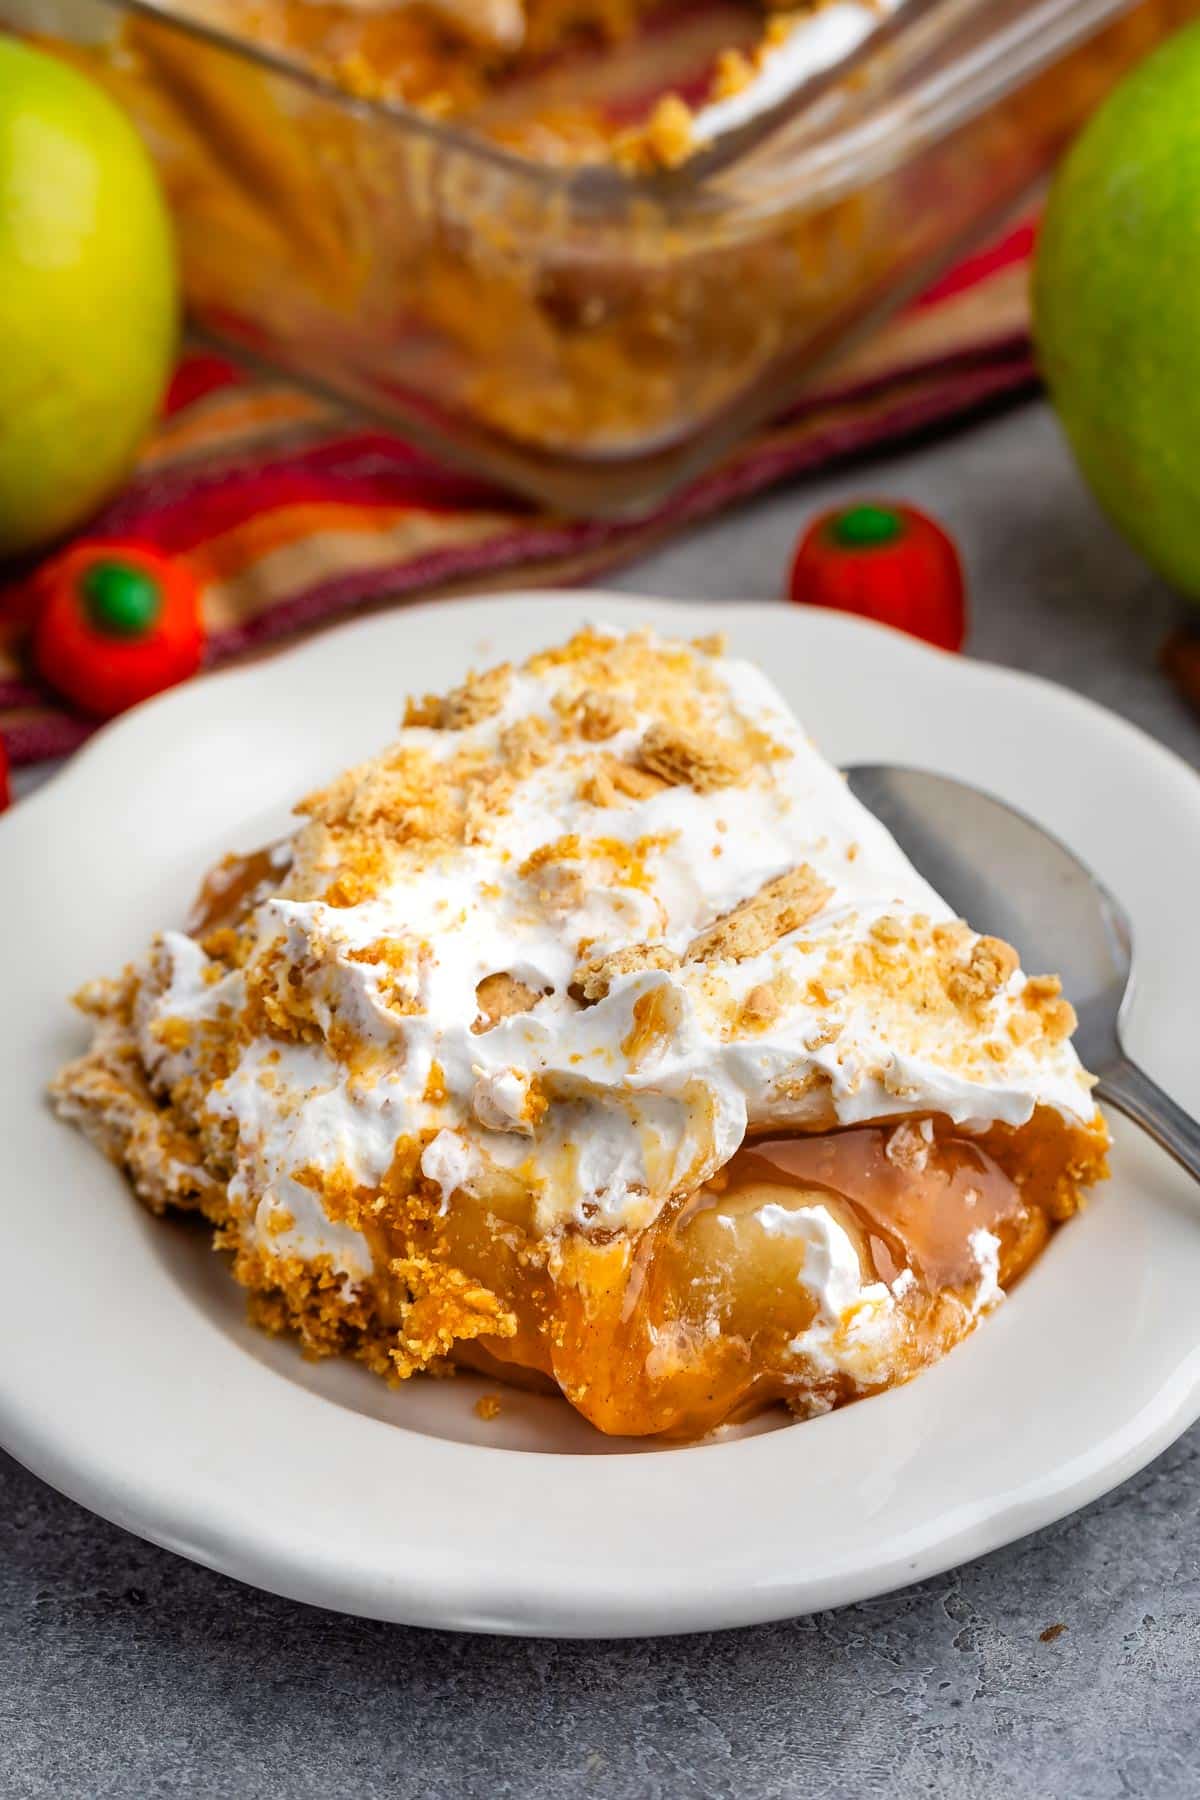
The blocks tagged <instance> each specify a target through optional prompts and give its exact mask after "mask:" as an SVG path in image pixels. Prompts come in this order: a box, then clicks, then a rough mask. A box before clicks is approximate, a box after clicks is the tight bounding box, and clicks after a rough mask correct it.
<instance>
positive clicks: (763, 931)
mask: <svg viewBox="0 0 1200 1800" xmlns="http://www.w3.org/2000/svg"><path fill="white" fill-rule="evenodd" d="M832 894H833V889H832V888H831V887H830V886H829V884H828V882H825V881H822V879H821V877H820V876H819V875H818V874H817V873H816V871H815V869H812V868H810V867H809V865H808V863H801V864H800V865H799V867H798V868H795V869H789V870H788V871H787V872H786V874H783V875H777V876H776V877H775V879H774V881H768V882H767V883H766V885H765V886H764V887H761V888H760V889H759V891H758V893H757V894H752V895H751V896H750V898H749V899H748V900H743V901H742V902H741V904H740V905H739V906H735V907H734V909H733V911H732V912H729V913H726V915H725V917H724V918H723V919H718V920H717V921H716V922H715V924H712V925H710V926H709V927H708V929H707V931H702V932H701V933H700V934H699V936H698V937H695V938H693V939H692V941H691V943H690V944H689V945H688V949H687V960H688V961H689V962H717V961H725V962H744V961H745V960H746V958H747V957H750V956H758V955H760V954H761V952H762V951H764V950H769V949H770V947H771V945H772V944H774V943H776V942H777V941H778V940H779V939H780V938H781V937H786V936H787V935H788V933H789V932H792V931H798V930H799V929H800V927H801V926H802V925H806V924H807V923H808V921H809V920H810V919H811V918H814V917H815V915H816V914H817V913H819V912H820V911H821V909H822V907H823V906H824V905H825V904H826V902H827V901H828V900H829V899H830V898H831V896H832Z"/></svg>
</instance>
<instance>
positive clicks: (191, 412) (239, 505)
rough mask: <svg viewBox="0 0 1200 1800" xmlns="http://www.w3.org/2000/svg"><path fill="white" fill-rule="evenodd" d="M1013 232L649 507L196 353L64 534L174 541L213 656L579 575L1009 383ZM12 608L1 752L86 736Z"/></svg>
mask: <svg viewBox="0 0 1200 1800" xmlns="http://www.w3.org/2000/svg"><path fill="white" fill-rule="evenodd" d="M1032 243H1033V229H1032V227H1031V226H1030V225H1028V224H1026V225H1022V226H1020V227H1019V228H1018V229H1016V230H1013V231H1009V232H1008V233H1006V234H1005V236H1004V237H1003V238H1001V239H1000V240H998V241H997V242H996V243H994V244H992V245H991V246H989V247H988V248H987V249H986V250H985V251H983V252H982V253H981V254H979V255H977V256H974V257H972V258H971V259H969V260H968V261H967V262H966V263H964V264H962V265H961V266H960V267H959V268H957V269H955V270H954V271H953V272H952V273H951V274H950V275H949V276H947V277H946V278H944V279H943V280H942V281H941V282H939V283H938V284H937V286H936V287H934V288H932V289H931V290H930V291H929V293H927V294H926V295H925V296H924V297H923V298H922V299H921V300H920V301H918V302H917V304H916V305H915V306H912V307H910V308H909V309H908V310H907V311H906V312H904V313H903V314H901V315H900V316H899V317H898V318H896V319H895V320H893V321H892V323H891V324H890V325H888V326H887V327H885V328H884V329H883V330H882V331H881V332H880V333H879V334H878V335H877V336H876V337H875V338H873V339H872V340H871V341H870V342H869V343H867V344H866V345H864V346H862V347H860V348H859V349H858V350H856V351H855V352H854V353H853V354H852V355H850V356H849V357H847V358H845V359H844V360H843V361H842V362H841V363H840V364H839V365H838V367H837V368H836V370H833V371H828V372H827V373H826V375H825V377H824V378H823V380H822V381H821V383H820V386H819V388H818V389H816V390H814V391H813V392H811V393H809V394H807V395H806V396H805V397H804V398H803V399H802V400H801V401H800V402H799V403H798V404H797V405H796V406H794V407H792V408H791V410H790V411H789V412H788V413H787V414H786V415H785V416H784V417H783V418H781V419H779V420H777V421H776V422H775V423H774V424H773V425H772V426H771V427H770V428H769V429H765V430H762V431H760V432H758V433H757V434H756V435H755V436H753V437H752V438H751V439H749V440H748V441H747V442H746V443H744V444H742V445H741V446H739V448H738V449H737V450H735V451H734V452H733V453H732V454H730V455H729V456H727V457H726V458H725V460H724V461H723V462H721V463H720V464H719V465H718V466H717V467H716V468H714V469H712V470H710V471H709V472H708V473H707V474H705V475H703V476H701V477H700V478H699V479H698V480H696V481H694V482H693V483H692V484H691V485H690V486H688V487H686V488H685V489H684V490H683V491H682V492H681V493H678V494H676V495H675V496H674V497H673V498H672V499H670V500H669V501H668V502H667V503H666V504H665V505H663V506H662V507H661V508H660V509H659V510H658V511H657V512H656V513H654V514H653V515H652V516H651V517H650V518H647V519H643V520H639V521H637V522H634V523H630V522H625V521H613V520H590V521H589V520H580V519H566V518H562V517H558V516H555V515H553V514H550V513H546V512H541V511H538V510H537V509H536V508H535V507H533V506H532V505H531V504H530V503H528V502H526V501H523V500H520V499H517V498H515V497H514V496H513V495H512V494H510V493H506V492H504V491H503V490H502V489H499V488H497V487H495V486H493V485H491V484H489V483H488V482H486V481H484V480H481V479H479V478H476V477H473V476H470V475H468V474H464V473H463V472H461V471H460V470H457V469H454V468H452V467H450V466H448V465H446V464H443V463H441V462H439V461H437V460H436V458H434V457H433V456H431V455H429V454H428V453H427V452H425V451H422V450H419V449H417V448H416V447H415V446H413V445H412V444H410V443H407V442H405V441H404V440H403V439H402V438H399V437H396V436H394V435H392V434H390V433H387V432H384V431H382V430H379V429H377V428H375V427H372V426H367V425H365V424H364V423H363V422H362V420H361V419H356V418H354V417H353V416H351V415H348V414H346V413H345V412H342V411H339V410H338V409H337V408H335V407H333V406H332V405H330V404H329V403H327V402H324V401H321V400H317V399H314V398H313V397H311V396H310V395H308V394H306V393H304V392H302V391H300V390H299V389H297V388H295V387H292V386H289V385H287V384H286V383H285V382H284V381H283V380H281V379H271V378H269V377H265V376H263V375H261V374H251V373H250V372H249V371H248V370H246V369H243V368H240V367H239V366H237V365H236V364H234V363H232V362H230V361H228V360H226V359H225V358H223V357H219V356H215V355H212V354H209V353H202V352H195V353H191V354H188V355H186V356H185V357H184V358H183V360H182V361H181V363H180V365H179V368H178V370H177V372H176V376H175V379H174V382H173V383H172V387H171V391H170V394H169V396H168V400H167V405H166V409H165V414H164V418H163V420H162V423H161V425H160V428H159V429H158V431H157V432H156V434H155V436H154V437H153V439H152V440H151V441H150V443H148V445H147V446H146V450H145V453H144V455H143V457H142V459H141V462H140V464H139V465H138V468H137V470H136V471H135V473H134V475H133V477H132V478H131V480H130V482H129V484H128V486H127V487H126V488H125V490H124V491H123V492H122V493H121V495H120V496H119V497H118V498H117V499H116V500H114V501H113V503H112V504H111V505H110V506H109V507H107V508H106V510H105V511H104V513H103V514H102V515H101V516H100V517H99V518H97V519H95V520H94V521H93V522H92V525H91V526H90V527H89V530H88V532H87V533H86V534H84V535H86V536H89V537H90V536H95V537H102V536H103V537H112V536H120V537H126V538H135V539H138V540H141V541H144V542H147V543H150V544H153V545H156V546H157V547H159V548H161V549H164V550H168V551H171V552H175V553H178V554H181V555H185V556H187V557H188V558H189V559H190V561H191V563H192V566H193V568H194V569H195V571H196V573H197V575H198V577H199V580H200V583H201V586H202V591H203V604H204V612H205V622H206V626H207V630H208V639H209V660H210V661H211V662H223V661H225V660H227V659H228V658H230V657H234V656H238V655H242V654H245V653H246V652H248V651H250V650H252V649H256V648H258V647H260V646H264V645H266V644H269V643H271V642H273V641H275V640H278V639H281V638H284V637H287V636H291V635H293V634H295V633H297V632H300V631H306V630H311V629H314V628H316V627H317V626H320V625H323V624H326V623H328V622H329V621H330V620H331V619H334V618H338V617H341V616H343V615H345V614H347V613H350V612H353V611H354V610H355V609H357V608H362V607H366V606H369V605H379V604H382V603H385V602H388V601H400V600H404V599H410V598H413V597H415V596H421V595H431V594H435V593H446V592H451V591H455V592H459V591H463V590H465V589H476V590H477V589H480V588H487V587H493V588H503V587H515V586H518V585H519V586H522V587H527V586H538V585H540V586H548V585H562V586H565V585H569V584H573V583H578V582H581V581H586V580H588V579H590V578H591V577H593V576H595V575H597V574H599V573H600V572H602V571H603V570H605V569H609V568H612V567H613V566H614V565H616V564H618V563H625V562H630V561H632V560H634V559H635V558H636V557H637V556H639V555H640V554H642V553H643V552H644V551H646V550H647V549H649V548H650V547H651V546H652V545H654V544H655V543H657V542H659V541H661V540H662V539H663V538H665V537H667V536H669V535H671V534H673V533H677V532H679V531H682V530H684V529H685V528H686V527H687V526H688V525H689V524H690V523H691V522H692V521H693V520H696V519H701V518H704V517H707V516H709V515H711V514H713V513H715V512H718V511H719V510H721V509H722V508H724V507H728V506H731V505H732V504H734V503H735V502H736V501H738V500H740V499H743V498H745V497H747V496H749V495H752V494H755V493H758V492H760V491H761V490H763V489H764V488H766V487H768V486H771V485H773V484H775V483H778V482H781V481H785V480H787V479H789V478H797V477H799V476H801V475H805V474H811V473H813V472H815V471H817V470H820V469H823V468H826V467H828V466H829V465H830V464H832V463H834V462H837V461H840V460H843V459H845V458H847V457H849V456H852V455H855V454H860V453H863V452H865V451H868V450H871V451H878V450H879V449H880V448H882V447H884V446H886V445H887V444H889V443H894V442H898V441H900V440H902V439H904V438H907V437H911V436H912V435H913V434H914V433H916V432H919V431H922V430H926V429H930V428H932V427H934V426H938V425H945V424H948V423H950V422H952V421H957V420H961V419H963V418H964V417H966V416H969V415H970V414H972V413H974V412H976V411H978V410H979V409H980V408H982V407H984V406H987V405H989V404H993V403H995V402H997V401H998V400H1000V399H1002V398H1004V397H1007V396H1011V395H1014V394H1017V393H1021V392H1023V391H1027V390H1028V389H1029V388H1030V387H1031V386H1032V385H1033V383H1034V379H1035V377H1034V372H1033V367H1032V363H1031V360H1030V352H1029V340H1028V321H1027V312H1026V305H1027V303H1026V273H1027V264H1028V260H1029V256H1030V252H1031V249H1032ZM798 523H799V521H798ZM23 601H24V592H23V583H22V582H21V580H20V579H17V578H10V580H9V582H8V585H7V588H6V589H4V591H3V593H2V594H0V733H2V735H3V738H4V741H5V744H6V746H7V748H8V752H9V755H10V758H11V760H12V761H13V762H14V763H21V762H33V761H37V760H39V759H40V758H44V757H50V756H60V755H63V754H65V753H66V752H67V751H69V750H71V749H73V748H75V747H76V746H77V745H78V744H79V743H81V742H82V741H83V739H84V738H85V737H86V736H87V735H88V733H89V731H90V730H91V729H92V727H91V726H90V725H89V724H88V722H87V721H85V720H83V719H82V718H80V717H79V716H78V715H76V714H73V713H72V712H71V711H70V710H69V709H68V708H66V707H64V706H63V705H60V704H59V703H58V702H57V700H56V699H55V698H54V696H53V695H52V694H50V693H49V692H48V691H47V689H46V688H45V687H44V686H43V685H42V684H41V683H40V682H39V680H38V679H37V677H36V675H35V673H34V672H33V671H32V669H31V668H30V667H29V664H28V661H27V657H26V633H27V624H28V621H27V618H26V608H25V606H24V603H23Z"/></svg>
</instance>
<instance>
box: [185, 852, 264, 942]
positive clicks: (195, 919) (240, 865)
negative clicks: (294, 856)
mask: <svg viewBox="0 0 1200 1800" xmlns="http://www.w3.org/2000/svg"><path fill="white" fill-rule="evenodd" d="M275 849H276V846H275V845H274V844H268V845H266V846H265V847H264V848H263V849H262V850H251V851H250V852H249V854H248V855H246V856H226V857H222V859H221V861H220V862H219V863H218V864H217V866H216V868H215V869H212V870H210V871H209V873H208V874H207V875H206V876H205V878H204V885H203V886H202V887H201V889H200V892H199V893H198V894H197V896H196V899H195V903H194V904H193V906H192V910H191V912H190V914H189V915H188V922H187V929H188V931H189V932H190V933H191V934H192V936H193V937H203V936H204V935H205V934H206V933H208V932H210V931H220V930H222V929H223V928H224V927H225V926H228V925H237V924H239V923H240V922H241V920H242V919H243V918H244V917H245V915H246V913H247V912H249V910H250V907H251V905H252V903H253V897H254V895H255V893H256V892H257V890H258V889H259V888H266V887H276V886H278V883H279V875H280V871H279V868H278V866H277V864H276V863H275V861H274V855H275Z"/></svg>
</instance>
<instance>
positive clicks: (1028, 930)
mask: <svg viewBox="0 0 1200 1800" xmlns="http://www.w3.org/2000/svg"><path fill="white" fill-rule="evenodd" d="M845 773H846V779H847V781H848V782H849V785H850V791H851V792H852V793H853V794H854V795H855V796H856V797H857V798H858V799H859V800H861V801H862V803H863V805H864V806H865V807H867V808H868V809H869V811H871V812H873V813H874V814H875V816H876V818H877V819H879V820H880V821H881V822H882V823H883V824H884V825H886V826H887V828H888V830H889V831H890V832H891V834H892V836H893V837H894V838H895V839H896V842H897V843H898V844H899V845H900V848H901V849H902V850H903V851H904V853H905V855H906V856H907V857H908V859H909V861H910V862H911V863H913V864H914V866H915V867H916V868H917V869H918V870H919V871H920V873H921V874H922V875H923V876H924V877H925V879H926V881H928V882H929V883H930V885H931V886H932V887H935V888H936V889H937V891H938V893H939V894H941V896H942V898H943V899H944V900H946V901H947V902H948V904H949V905H950V906H952V907H953V908H954V910H955V912H956V913H958V914H959V915H960V916H961V917H962V918H964V919H966V920H968V921H969V923H970V924H971V925H972V926H973V927H974V929H975V930H976V931H982V932H987V933H990V934H991V935H993V936H995V937H1000V938H1005V939H1007V940H1008V942H1009V943H1010V944H1012V945H1014V946H1015V948H1016V949H1017V950H1018V951H1019V952H1020V953H1021V960H1022V963H1023V964H1024V966H1025V967H1026V968H1027V969H1030V970H1033V971H1035V972H1037V973H1041V972H1042V971H1047V972H1053V973H1054V974H1057V975H1061V977H1062V983H1063V989H1064V991H1065V993H1066V995H1067V998H1068V999H1069V1000H1070V1001H1071V1003H1072V1004H1073V1006H1074V1007H1075V1010H1076V1012H1077V1013H1078V1015H1079V1030H1078V1032H1077V1033H1076V1037H1075V1043H1076V1046H1077V1048H1078V1050H1079V1054H1080V1057H1081V1059H1082V1061H1083V1062H1084V1064H1085V1065H1086V1067H1087V1068H1089V1069H1091V1071H1092V1073H1093V1074H1095V1075H1097V1076H1098V1077H1099V1083H1098V1086H1097V1088H1096V1094H1097V1098H1098V1099H1099V1100H1101V1101H1102V1102H1107V1104H1108V1105H1109V1106H1114V1107H1116V1109H1117V1111H1118V1112H1123V1113H1125V1114H1126V1115H1127V1116H1128V1117H1129V1118H1131V1119H1133V1120H1135V1121H1136V1123H1137V1124H1139V1125H1140V1126H1141V1127H1142V1129H1143V1130H1144V1131H1147V1132H1149V1134H1150V1136H1151V1137H1152V1138H1153V1139H1154V1141H1155V1142H1156V1143H1158V1144H1161V1145H1162V1148H1163V1149H1164V1150H1166V1151H1168V1152H1169V1154H1170V1155H1171V1156H1173V1157H1174V1158H1175V1161H1176V1162H1177V1163H1180V1164H1182V1166H1183V1167H1184V1168H1185V1169H1186V1170H1187V1171H1188V1173H1189V1174H1190V1175H1194V1176H1195V1177H1196V1179H1197V1180H1198V1181H1200V1124H1198V1123H1197V1122H1196V1120H1195V1119H1193V1118H1192V1117H1191V1116H1190V1114H1188V1113H1186V1112H1184V1110H1183V1108H1182V1107H1181V1106H1177V1105H1176V1104H1175V1102H1174V1100H1172V1099H1171V1097H1170V1095H1169V1094H1164V1092H1163V1090H1162V1089H1161V1088H1160V1087H1159V1086H1158V1085H1157V1083H1156V1082H1153V1081H1151V1079H1150V1077H1149V1076H1148V1075H1147V1074H1146V1073H1145V1071H1144V1070H1142V1069H1140V1068H1139V1067H1138V1066H1137V1064H1136V1063H1135V1062H1133V1061H1131V1059H1130V1058H1129V1057H1128V1056H1127V1055H1126V1053H1125V1049H1124V1046H1123V1044H1122V1042H1121V1022H1122V1019H1123V1017H1124V1015H1125V1012H1126V1010H1127V1008H1128V1005H1129V998H1130V995H1131V993H1132V991H1133V984H1132V976H1133V931H1132V927H1131V926H1130V923H1129V919H1128V918H1127V916H1126V914H1125V911H1124V909H1123V908H1122V907H1121V905H1120V904H1119V902H1118V901H1116V900H1115V899H1114V898H1113V896H1112V895H1111V894H1110V893H1109V892H1108V890H1107V889H1106V888H1104V887H1102V886H1101V884H1100V882H1098V881H1097V880H1096V877H1095V876H1094V875H1093V874H1092V872H1091V870H1090V869H1087V868H1085V867H1084V865H1083V863H1081V862H1080V861H1079V859H1078V858H1077V857H1076V856H1074V855H1073V854H1072V852H1071V851H1070V850H1068V849H1067V848H1066V846H1065V845H1064V844H1060V843H1059V841H1058V839H1057V838H1055V837H1051V835H1050V833H1049V832H1048V831H1043V829H1042V827H1041V826H1040V825H1035V824H1034V822H1033V820H1032V819H1027V818H1026V817H1025V815H1024V813H1019V812H1016V811H1015V810H1014V809H1013V808H1012V807H1011V806H1006V805H1005V804H1004V802H1003V801H1001V800H994V799H993V798H992V797H991V795H990V794H984V793H981V792H980V791H979V789H978V788H973V787H969V786H968V785H967V783H966V782H965V781H953V780H951V779H950V778H949V777H948V776H945V775H929V774H926V773H925V771H923V770H921V769H896V768H888V767H887V766H886V765H885V764H882V763H861V764H859V765H857V766H856V767H854V768H850V769H847V770H846V771H845Z"/></svg>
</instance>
